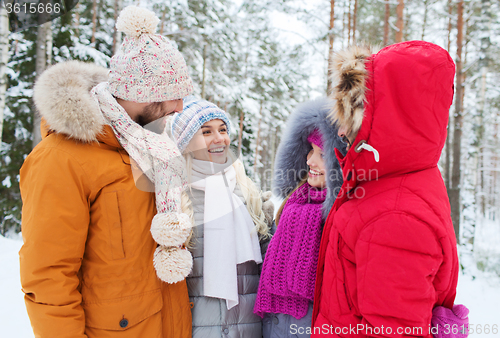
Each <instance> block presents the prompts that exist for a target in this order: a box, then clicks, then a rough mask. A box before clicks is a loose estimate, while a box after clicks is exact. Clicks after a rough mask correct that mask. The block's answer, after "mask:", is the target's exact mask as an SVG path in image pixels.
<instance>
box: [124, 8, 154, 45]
mask: <svg viewBox="0 0 500 338" xmlns="http://www.w3.org/2000/svg"><path fill="white" fill-rule="evenodd" d="M159 22H160V19H158V17H157V16H156V15H155V13H154V12H152V11H150V10H149V9H146V8H143V7H137V6H128V7H125V9H124V10H123V11H122V12H121V13H120V16H119V17H118V19H117V20H116V29H117V30H118V31H119V32H123V33H125V34H126V35H128V36H131V37H134V38H139V37H140V36H141V35H142V34H154V33H155V31H156V27H157V26H158V23H159Z"/></svg>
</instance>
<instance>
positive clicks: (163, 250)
mask: <svg viewBox="0 0 500 338" xmlns="http://www.w3.org/2000/svg"><path fill="white" fill-rule="evenodd" d="M153 264H154V267H155V269H156V274H157V275H158V278H160V279H161V280H162V281H164V282H166V283H170V284H174V283H177V282H180V281H181V280H183V279H184V278H186V277H187V276H188V275H189V274H190V273H191V269H192V267H193V257H192V256H191V253H190V252H189V251H188V250H187V249H181V248H178V247H168V248H167V247H164V246H161V245H160V246H159V247H157V248H156V251H155V255H154V258H153Z"/></svg>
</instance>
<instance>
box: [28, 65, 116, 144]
mask: <svg viewBox="0 0 500 338" xmlns="http://www.w3.org/2000/svg"><path fill="white" fill-rule="evenodd" d="M108 72H109V71H108V70H107V69H106V68H104V67H100V66H97V65H94V64H91V63H85V62H81V61H68V62H62V63H58V64H56V65H54V66H52V67H50V68H49V69H47V70H46V71H45V72H43V73H42V75H41V76H40V78H39V79H38V81H37V82H36V84H35V87H34V94H33V100H34V102H35V105H36V108H37V110H38V112H39V113H40V115H41V116H42V118H43V119H44V120H45V122H46V123H47V125H48V126H49V128H50V129H51V130H53V131H55V132H57V133H62V134H66V135H68V136H69V137H71V138H73V139H75V140H79V141H83V142H92V141H97V136H98V135H99V134H100V133H101V132H102V130H103V127H104V125H105V124H106V121H105V119H104V117H103V115H102V113H101V110H100V109H99V106H98V105H97V103H96V102H95V100H94V99H93V98H92V96H91V95H90V90H91V89H92V88H93V87H94V86H96V85H97V84H99V83H101V82H105V81H107V79H108Z"/></svg>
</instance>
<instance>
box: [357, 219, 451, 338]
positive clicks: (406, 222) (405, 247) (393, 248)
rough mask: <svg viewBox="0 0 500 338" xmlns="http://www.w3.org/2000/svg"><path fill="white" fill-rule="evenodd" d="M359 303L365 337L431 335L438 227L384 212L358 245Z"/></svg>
mask: <svg viewBox="0 0 500 338" xmlns="http://www.w3.org/2000/svg"><path fill="white" fill-rule="evenodd" d="M355 255H356V263H357V265H356V269H357V271H356V276H357V277H356V278H357V302H358V306H359V311H360V313H361V315H362V324H363V325H364V327H365V328H366V332H365V334H366V335H367V336H377V337H380V336H392V337H394V336H406V335H410V336H428V334H429V324H430V321H431V316H432V308H433V306H434V304H435V302H436V290H435V288H434V285H433V281H434V277H435V275H436V273H437V271H438V269H439V267H440V265H441V263H442V261H443V256H442V255H443V254H442V249H441V246H440V244H439V241H438V239H437V238H436V235H435V232H434V231H433V229H432V227H431V226H430V225H429V224H426V223H424V222H422V221H420V220H418V219H416V218H415V217H414V216H412V215H409V214H407V213H403V212H393V213H389V214H386V215H383V216H381V217H379V218H378V219H376V220H375V221H373V222H371V223H370V224H368V225H367V226H366V227H365V228H364V229H363V230H362V232H361V233H360V235H359V238H358V241H357V243H356V247H355Z"/></svg>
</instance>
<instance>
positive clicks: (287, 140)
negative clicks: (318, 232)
mask: <svg viewBox="0 0 500 338" xmlns="http://www.w3.org/2000/svg"><path fill="white" fill-rule="evenodd" d="M334 104H335V101H332V100H329V99H326V98H324V99H318V100H315V101H310V102H306V103H303V104H301V105H300V106H299V107H297V109H296V110H295V111H294V112H293V113H292V114H291V115H290V117H289V118H288V121H287V124H286V129H285V132H284V135H283V137H282V138H281V143H280V145H279V147H278V151H277V153H276V162H275V169H274V185H273V193H274V194H275V195H277V196H279V197H281V198H286V197H287V196H288V195H289V194H290V193H291V192H292V191H293V189H295V188H296V187H297V185H298V184H299V183H300V182H301V181H302V180H303V179H304V178H305V177H306V175H307V173H308V171H309V168H308V166H307V164H306V161H307V154H308V153H309V151H311V149H312V146H311V144H310V143H309V142H308V141H307V138H308V136H309V134H310V133H311V132H312V131H313V130H314V129H318V130H319V131H320V132H321V133H322V135H323V144H324V149H323V158H324V160H325V166H326V169H327V177H326V181H327V188H328V194H327V197H326V200H325V202H323V206H322V211H323V217H324V218H325V219H326V217H327V216H328V213H329V212H330V209H331V208H332V206H333V202H335V198H336V196H337V193H338V191H339V189H340V187H341V186H342V171H341V170H340V165H339V163H338V161H337V157H336V156H335V148H337V149H339V150H340V151H341V152H342V154H345V152H346V151H345V144H344V143H343V142H342V140H341V139H340V137H339V136H338V135H337V128H336V126H335V125H332V122H331V120H330V119H329V118H328V113H329V112H330V111H331V109H332V107H333V105H334Z"/></svg>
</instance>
